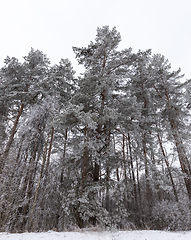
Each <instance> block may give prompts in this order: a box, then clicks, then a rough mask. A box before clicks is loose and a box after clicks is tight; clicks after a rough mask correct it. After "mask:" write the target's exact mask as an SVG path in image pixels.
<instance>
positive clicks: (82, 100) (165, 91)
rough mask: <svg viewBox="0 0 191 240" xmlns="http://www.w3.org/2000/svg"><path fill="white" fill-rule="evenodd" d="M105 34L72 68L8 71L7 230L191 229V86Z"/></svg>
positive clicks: (3, 174) (31, 61)
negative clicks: (76, 68)
mask: <svg viewBox="0 0 191 240" xmlns="http://www.w3.org/2000/svg"><path fill="white" fill-rule="evenodd" d="M120 41H121V35H120V33H119V32H118V31H117V29H116V28H115V27H113V28H112V29H110V28H109V26H103V27H101V28H97V34H96V36H95V39H94V41H90V43H89V45H88V46H87V47H73V51H74V54H75V56H76V59H77V61H78V63H79V64H80V65H82V66H83V67H84V73H82V74H79V76H76V73H75V71H74V69H73V67H72V64H71V62H70V61H69V60H68V59H64V58H63V59H61V60H60V62H59V63H58V64H55V65H51V63H50V61H49V59H48V58H47V56H46V55H45V54H44V53H43V52H42V51H40V50H35V49H33V48H31V50H30V52H29V53H28V55H27V56H25V57H23V62H20V61H19V60H18V59H17V58H15V57H12V58H11V57H7V58H6V59H5V61H4V67H2V68H1V69H0V231H8V232H25V231H48V230H52V229H55V230H57V231H63V230H65V229H71V228H72V227H78V228H86V227H91V226H102V227H105V228H115V229H158V230H161V229H167V230H172V231H175V230H191V160H190V158H191V152H190V147H191V144H190V139H191V135H190V130H191V129H190V119H191V116H190V114H191V112H190V109H191V95H190V92H191V80H185V79H184V74H182V73H181V70H180V69H178V70H172V69H171V65H170V63H169V61H168V60H167V59H166V58H165V57H164V56H163V55H161V54H153V53H152V52H151V50H150V49H148V50H146V51H142V50H139V51H138V52H137V53H134V52H133V51H132V49H131V48H126V49H124V50H120V51H119V50H118V45H119V43H120Z"/></svg>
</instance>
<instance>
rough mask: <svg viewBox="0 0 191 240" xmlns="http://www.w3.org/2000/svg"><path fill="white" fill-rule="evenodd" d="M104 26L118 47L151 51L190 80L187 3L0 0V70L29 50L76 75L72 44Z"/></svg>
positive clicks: (79, 44) (91, 36)
mask: <svg viewBox="0 0 191 240" xmlns="http://www.w3.org/2000/svg"><path fill="white" fill-rule="evenodd" d="M104 25H109V26H110V28H112V27H113V26H116V28H117V30H118V31H119V32H120V33H121V37H122V42H121V44H120V49H124V48H129V47H132V48H133V52H136V51H137V50H138V49H141V50H146V49H150V48H151V49H152V52H153V53H161V54H163V55H164V56H165V57H166V58H167V59H169V62H170V63H171V65H172V69H173V70H177V69H178V68H179V67H180V68H181V69H182V73H184V74H185V79H190V78H191V0H0V67H2V66H3V61H4V59H5V58H6V56H10V57H16V58H18V59H19V60H22V56H25V55H27V54H28V52H29V51H30V49H31V47H33V48H34V49H39V50H41V51H43V52H44V53H45V54H47V56H48V58H49V59H50V61H51V63H52V64H56V63H59V61H60V59H61V58H69V60H70V61H71V62H72V64H73V66H74V69H75V70H77V71H81V68H79V67H78V66H77V62H76V60H75V55H74V53H73V51H72V46H77V47H83V46H84V47H85V46H87V45H88V44H89V42H90V41H93V40H94V38H95V35H96V29H97V27H102V26H104Z"/></svg>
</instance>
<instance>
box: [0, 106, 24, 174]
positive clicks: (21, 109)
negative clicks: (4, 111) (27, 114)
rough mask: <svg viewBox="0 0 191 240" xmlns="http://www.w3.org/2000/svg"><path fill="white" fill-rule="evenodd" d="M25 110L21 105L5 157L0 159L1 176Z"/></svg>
mask: <svg viewBox="0 0 191 240" xmlns="http://www.w3.org/2000/svg"><path fill="white" fill-rule="evenodd" d="M23 108H24V104H23V103H21V106H20V109H19V112H18V114H17V117H16V119H15V121H14V124H13V128H12V129H11V133H10V136H9V140H8V142H7V144H6V147H5V151H4V153H3V156H2V159H0V174H1V173H2V171H3V168H4V166H5V162H6V159H7V157H8V154H9V150H10V148H11V145H12V142H13V139H14V135H15V133H16V129H17V125H18V122H19V118H20V116H21V114H22V112H23Z"/></svg>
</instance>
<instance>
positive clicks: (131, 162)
mask: <svg viewBox="0 0 191 240" xmlns="http://www.w3.org/2000/svg"><path fill="white" fill-rule="evenodd" d="M128 142H129V156H130V165H131V172H132V179H133V190H134V200H135V206H136V208H137V209H138V208H139V207H138V201H137V186H136V181H135V172H134V166H133V157H132V149H131V139H130V134H129V133H128Z"/></svg>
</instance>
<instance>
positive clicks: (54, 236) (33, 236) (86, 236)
mask: <svg viewBox="0 0 191 240" xmlns="http://www.w3.org/2000/svg"><path fill="white" fill-rule="evenodd" d="M0 240H191V232H176V233H175V232H165V231H151V230H147V231H146V230H145V231H120V232H105V231H99V232H93V231H92V232H91V231H86V232H53V231H49V232H43V233H22V234H21V233H17V234H12V233H0Z"/></svg>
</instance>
